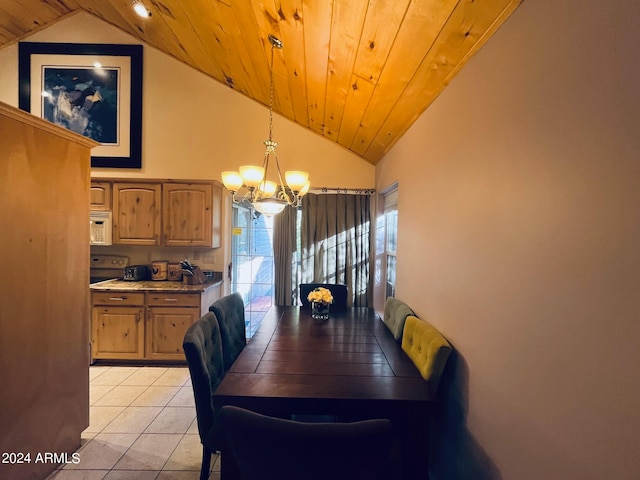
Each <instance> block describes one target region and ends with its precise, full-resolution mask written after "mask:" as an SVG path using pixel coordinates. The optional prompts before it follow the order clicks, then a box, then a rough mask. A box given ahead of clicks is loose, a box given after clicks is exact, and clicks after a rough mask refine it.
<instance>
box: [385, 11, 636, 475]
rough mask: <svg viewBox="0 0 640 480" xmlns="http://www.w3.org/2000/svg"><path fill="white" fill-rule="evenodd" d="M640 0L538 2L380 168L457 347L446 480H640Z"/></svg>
mask: <svg viewBox="0 0 640 480" xmlns="http://www.w3.org/2000/svg"><path fill="white" fill-rule="evenodd" d="M638 18H640V3H639V2H637V1H635V0H613V1H610V2H600V1H595V0H589V1H585V2H579V3H576V2H568V1H557V0H538V1H529V2H524V3H523V4H522V5H521V6H520V7H519V9H518V10H517V11H516V13H515V14H514V15H513V16H512V17H511V18H510V19H509V20H508V21H507V22H506V24H505V25H504V26H503V27H502V28H501V29H500V30H499V31H498V33H497V34H496V35H495V37H494V38H492V39H491V40H490V41H489V42H488V44H487V45H486V46H485V48H484V49H482V50H481V51H480V52H479V54H478V55H477V56H476V57H475V58H474V59H472V61H471V62H470V64H469V65H468V66H467V67H466V68H465V69H464V70H463V71H462V72H461V73H460V74H459V75H458V77H456V79H454V81H453V82H452V83H451V85H450V86H449V87H448V88H447V90H446V91H445V92H444V93H443V94H442V95H441V96H440V97H439V98H438V99H437V100H436V102H435V103H434V104H433V105H432V106H431V107H430V108H429V109H428V111H427V112H426V113H425V114H424V115H423V116H422V117H421V118H420V119H419V120H418V121H417V122H416V124H414V126H413V127H412V128H411V130H410V131H409V132H408V133H407V135H405V137H404V138H403V139H402V140H401V141H400V142H398V144H397V145H396V146H395V147H394V148H393V149H392V151H391V152H390V153H389V154H388V155H387V156H386V157H385V159H384V161H383V162H382V163H381V164H380V165H379V166H378V168H377V188H378V189H379V190H382V189H383V188H384V187H385V186H387V185H389V184H391V183H392V182H394V181H399V245H398V266H397V268H398V284H397V296H398V297H399V298H401V299H402V300H405V301H406V302H408V303H409V304H410V305H411V306H412V307H413V308H414V309H415V310H416V312H417V313H418V314H419V315H420V316H422V317H423V318H425V319H427V320H429V321H430V322H432V323H433V324H434V325H435V326H436V327H437V328H438V329H439V330H441V331H442V332H443V333H444V334H445V336H447V337H448V338H449V339H450V340H451V342H452V344H453V345H454V347H455V349H456V355H454V356H453V357H452V361H451V364H450V365H449V366H448V369H447V372H446V374H445V378H444V379H443V384H442V395H443V402H442V404H441V406H440V407H439V408H438V409H437V414H436V421H435V425H434V427H435V428H434V430H435V432H434V435H435V439H434V447H433V457H432V465H433V468H432V477H433V478H434V479H437V480H443V479H473V480H477V479H491V480H493V479H501V478H503V479H509V480H510V479H514V480H540V479H545V480H578V479H580V480H589V479H591V480H603V479H616V480H632V479H638V478H640V455H638V448H639V445H640V412H639V410H638V405H639V401H640V367H639V365H640V220H639V218H640V217H639V207H640V154H639V152H640V93H639V92H640V88H639V86H638V83H639V80H640V62H638V59H639V58H640V24H639V22H638Z"/></svg>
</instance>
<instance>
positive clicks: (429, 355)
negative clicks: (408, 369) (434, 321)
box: [402, 315, 451, 395]
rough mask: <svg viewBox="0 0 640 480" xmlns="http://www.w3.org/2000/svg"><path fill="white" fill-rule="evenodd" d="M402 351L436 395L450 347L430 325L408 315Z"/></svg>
mask: <svg viewBox="0 0 640 480" xmlns="http://www.w3.org/2000/svg"><path fill="white" fill-rule="evenodd" d="M402 350H404V351H405V352H406V354H407V355H408V356H409V358H410V359H411V360H412V361H413V363H414V364H415V366H416V367H417V368H418V370H419V371H420V375H422V377H423V378H424V379H425V380H426V381H427V383H428V384H429V388H430V390H431V393H432V394H434V395H435V394H436V391H437V389H438V383H439V382H440V377H441V376H442V371H443V370H444V366H445V365H446V363H447V359H448V358H449V354H450V353H451V345H450V344H449V342H447V339H446V338H444V337H443V336H442V335H441V334H440V332H438V331H437V330H436V329H435V328H433V326H432V325H431V324H429V323H428V322H425V321H424V320H421V319H419V318H418V317H416V316H414V315H409V316H408V317H407V319H406V321H405V324H404V332H403V334H402Z"/></svg>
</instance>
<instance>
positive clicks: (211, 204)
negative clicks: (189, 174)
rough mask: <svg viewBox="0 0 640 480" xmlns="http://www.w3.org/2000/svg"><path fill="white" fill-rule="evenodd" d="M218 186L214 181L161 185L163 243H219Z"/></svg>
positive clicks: (219, 200)
mask: <svg viewBox="0 0 640 480" xmlns="http://www.w3.org/2000/svg"><path fill="white" fill-rule="evenodd" d="M220 203H221V188H220V186H219V185H217V184H213V183H207V184H193V183H189V184H187V183H165V184H163V185H162V233H163V243H164V245H167V246H179V247H181V246H200V247H219V246H220V216H221V215H220V214H221V212H220Z"/></svg>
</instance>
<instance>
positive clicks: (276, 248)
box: [273, 207, 298, 305]
mask: <svg viewBox="0 0 640 480" xmlns="http://www.w3.org/2000/svg"><path fill="white" fill-rule="evenodd" d="M296 217H297V210H296V209H295V208H289V207H286V208H285V209H284V211H283V212H282V213H279V214H278V215H276V216H275V217H274V220H273V256H274V264H275V297H276V298H275V302H276V305H294V304H295V298H297V296H296V291H297V276H298V275H297V269H298V267H297V263H298V262H297V257H296V228H297V225H296V223H297V221H296Z"/></svg>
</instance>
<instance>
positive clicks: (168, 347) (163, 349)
mask: <svg viewBox="0 0 640 480" xmlns="http://www.w3.org/2000/svg"><path fill="white" fill-rule="evenodd" d="M198 318H200V309H199V308H193V307H149V310H148V314H147V327H146V330H147V331H146V338H147V340H146V343H147V345H146V346H147V358H149V359H158V360H181V361H186V360H185V357H184V351H183V350H182V341H183V339H184V334H185V332H186V331H187V328H189V325H191V324H192V323H193V322H195V321H196V320H198Z"/></svg>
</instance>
